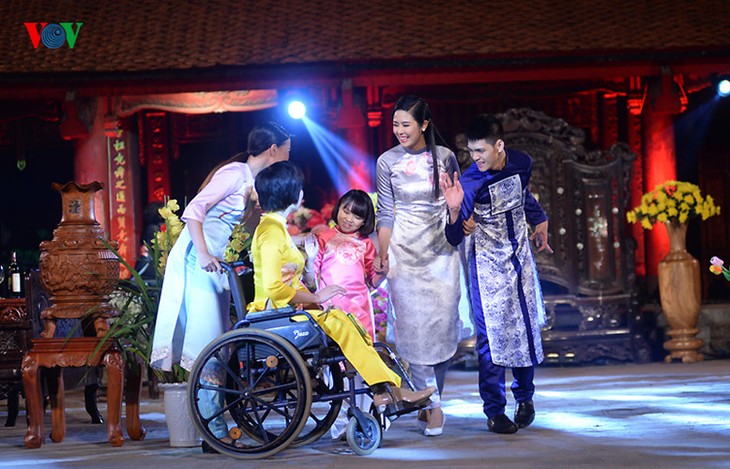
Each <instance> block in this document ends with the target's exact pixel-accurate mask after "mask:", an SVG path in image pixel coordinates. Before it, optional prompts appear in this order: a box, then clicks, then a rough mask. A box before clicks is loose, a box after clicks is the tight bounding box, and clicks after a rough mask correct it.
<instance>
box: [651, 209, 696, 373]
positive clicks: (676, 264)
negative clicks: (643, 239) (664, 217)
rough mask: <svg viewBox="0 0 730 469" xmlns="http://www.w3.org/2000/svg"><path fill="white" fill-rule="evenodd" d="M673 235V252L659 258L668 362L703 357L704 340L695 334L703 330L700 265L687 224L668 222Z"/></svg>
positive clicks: (660, 288) (670, 234) (670, 232)
mask: <svg viewBox="0 0 730 469" xmlns="http://www.w3.org/2000/svg"><path fill="white" fill-rule="evenodd" d="M665 226H666V227H667V234H669V254H667V255H666V257H664V259H662V260H661V261H659V268H658V275H659V295H660V297H661V304H662V310H663V312H664V315H665V316H666V318H667V322H668V323H669V331H668V332H667V334H668V335H669V336H670V337H671V339H670V340H668V341H666V342H664V348H665V349H666V350H667V351H669V355H667V356H666V357H665V361H666V362H667V363H670V362H671V361H672V360H675V359H677V360H682V362H684V363H693V362H698V361H702V360H703V356H702V354H700V353H698V350H699V348H700V347H702V345H703V344H704V342H703V341H702V339H699V338H697V337H695V336H696V335H697V333H698V332H699V329H697V321H698V320H699V317H700V265H699V262H698V261H697V259H695V258H694V257H693V256H692V255H691V254H690V253H688V252H687V248H686V237H687V224H686V223H677V222H667V223H665Z"/></svg>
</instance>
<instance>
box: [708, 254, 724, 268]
mask: <svg viewBox="0 0 730 469" xmlns="http://www.w3.org/2000/svg"><path fill="white" fill-rule="evenodd" d="M710 264H712V265H713V266H717V267H720V270H722V266H723V265H725V262H723V260H722V259H720V258H719V257H717V256H712V259H710Z"/></svg>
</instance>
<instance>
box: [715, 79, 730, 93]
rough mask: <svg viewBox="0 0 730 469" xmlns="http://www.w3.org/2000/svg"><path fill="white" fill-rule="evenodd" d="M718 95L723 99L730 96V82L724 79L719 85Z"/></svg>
mask: <svg viewBox="0 0 730 469" xmlns="http://www.w3.org/2000/svg"><path fill="white" fill-rule="evenodd" d="M717 94H718V95H720V97H722V98H724V97H725V96H728V95H730V80H728V79H722V80H720V81H719V82H718V83H717Z"/></svg>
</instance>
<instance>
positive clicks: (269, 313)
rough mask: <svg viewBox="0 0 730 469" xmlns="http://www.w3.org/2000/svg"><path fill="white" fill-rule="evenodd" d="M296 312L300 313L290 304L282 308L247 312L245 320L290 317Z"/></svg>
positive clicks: (255, 320) (257, 320) (254, 320)
mask: <svg viewBox="0 0 730 469" xmlns="http://www.w3.org/2000/svg"><path fill="white" fill-rule="evenodd" d="M298 314H302V312H301V311H298V310H296V309H294V308H292V307H291V306H285V307H283V308H276V309H267V310H265V311H255V312H251V313H247V314H246V317H245V320H246V321H249V322H252V323H254V322H260V321H268V320H273V319H282V318H290V317H292V316H296V315H298Z"/></svg>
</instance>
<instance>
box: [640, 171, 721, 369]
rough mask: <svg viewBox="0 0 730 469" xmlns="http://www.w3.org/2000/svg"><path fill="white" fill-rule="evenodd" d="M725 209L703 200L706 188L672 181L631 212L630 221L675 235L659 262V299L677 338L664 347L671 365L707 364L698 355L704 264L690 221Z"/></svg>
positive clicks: (649, 193) (659, 186)
mask: <svg viewBox="0 0 730 469" xmlns="http://www.w3.org/2000/svg"><path fill="white" fill-rule="evenodd" d="M719 213H720V207H718V206H716V205H715V201H714V200H713V199H712V197H711V196H709V195H706V196H703V195H702V193H701V191H700V188H699V187H698V186H696V185H694V184H691V183H689V182H681V181H667V182H665V183H664V184H659V185H658V186H656V188H654V190H653V191H651V192H647V193H646V194H644V195H643V196H642V197H641V204H639V205H638V206H637V207H634V209H633V210H630V211H629V212H628V213H627V214H626V219H627V220H628V221H629V222H630V223H637V222H640V223H641V226H643V227H644V228H646V229H647V230H650V229H652V228H653V226H654V224H655V223H657V222H661V223H664V225H665V226H666V228H667V233H668V234H669V254H667V255H666V257H664V259H662V260H661V261H659V266H658V271H657V273H658V277H659V296H660V298H661V304H662V310H663V312H664V314H665V315H666V317H667V322H668V323H669V327H670V330H669V331H668V334H669V336H670V337H671V340H668V341H667V342H665V343H664V348H665V349H667V350H668V351H670V355H668V356H667V357H666V361H667V362H671V361H672V359H681V360H682V361H683V362H696V361H701V360H702V359H703V356H702V355H701V354H699V353H698V352H697V350H699V348H700V347H702V345H703V341H702V340H701V339H698V338H696V337H695V335H696V334H697V333H698V332H699V330H697V329H696V326H697V321H698V319H699V315H700V267H699V262H697V259H695V258H694V257H693V256H692V255H691V254H689V253H688V252H687V248H686V237H687V222H688V221H689V220H690V219H692V218H701V219H702V220H706V219H708V218H710V217H711V216H714V215H718V214H719Z"/></svg>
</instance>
